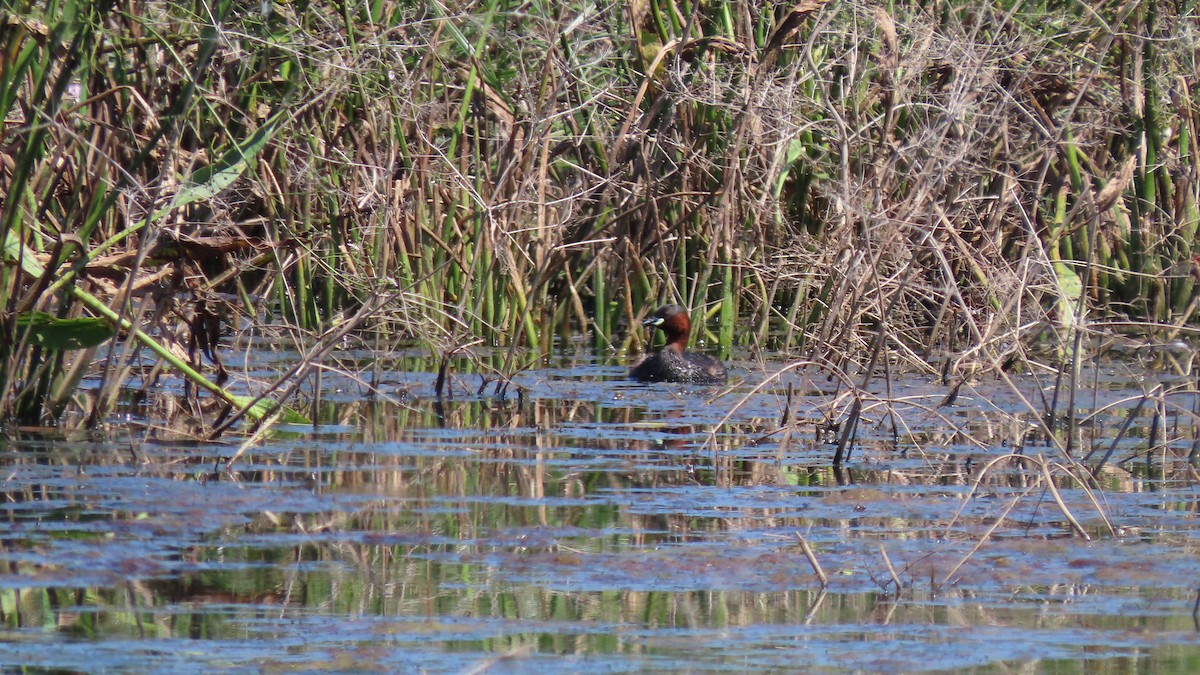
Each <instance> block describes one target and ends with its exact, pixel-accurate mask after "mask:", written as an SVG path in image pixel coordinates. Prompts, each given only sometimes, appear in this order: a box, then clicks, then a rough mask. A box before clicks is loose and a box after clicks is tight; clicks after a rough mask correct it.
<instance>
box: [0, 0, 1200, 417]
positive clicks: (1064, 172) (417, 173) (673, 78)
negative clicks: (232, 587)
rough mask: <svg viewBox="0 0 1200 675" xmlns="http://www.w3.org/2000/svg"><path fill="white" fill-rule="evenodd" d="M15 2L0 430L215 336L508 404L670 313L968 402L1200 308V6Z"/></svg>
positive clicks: (0, 229)
mask: <svg viewBox="0 0 1200 675" xmlns="http://www.w3.org/2000/svg"><path fill="white" fill-rule="evenodd" d="M10 7H15V9H9V10H7V11H6V12H5V13H3V14H2V15H0V30H2V31H3V32H2V36H3V37H2V39H0V44H2V45H3V47H4V51H3V53H2V54H0V58H2V61H0V111H3V114H4V127H3V132H2V135H0V196H3V207H2V210H0V218H2V220H0V237H2V238H3V242H4V251H5V260H6V263H7V265H6V266H5V268H4V269H3V283H2V284H0V304H2V305H3V311H4V313H3V317H2V321H0V330H2V331H3V335H0V418H3V419H6V420H13V421H19V422H24V423H40V422H46V421H54V420H57V419H59V418H60V417H61V416H62V415H63V413H64V411H65V410H67V409H68V408H69V407H70V405H71V404H72V401H73V400H75V399H74V396H75V392H76V388H77V386H78V384H79V382H80V379H81V378H82V377H84V376H85V375H87V374H89V373H91V374H93V375H95V374H96V368H95V365H96V364H97V363H99V364H101V367H100V372H99V375H98V377H100V378H101V382H102V383H103V385H104V386H103V387H102V388H101V391H102V392H107V393H102V394H101V395H99V396H95V397H89V398H88V399H87V403H86V406H87V407H88V409H87V410H85V411H84V412H85V413H87V419H88V420H89V421H90V422H91V423H93V424H95V423H98V421H99V420H101V419H102V417H103V414H104V412H105V411H106V410H108V409H110V408H111V406H112V405H113V403H114V401H115V399H116V392H117V391H118V390H119V389H120V387H121V386H123V385H124V384H126V383H128V382H130V381H131V378H133V377H134V376H135V375H138V376H140V379H139V380H138V381H142V382H148V381H151V380H152V379H153V373H150V374H145V373H143V372H142V371H141V370H140V369H139V368H138V367H137V366H138V364H139V363H140V361H138V358H139V357H138V355H139V354H140V353H142V349H143V348H144V347H148V346H150V345H151V344H154V345H157V348H158V351H156V352H155V354H156V357H157V358H167V357H168V356H172V355H173V356H174V357H175V359H176V360H177V362H172V363H173V365H174V366H175V367H176V368H181V369H182V368H187V367H190V368H192V369H198V368H199V366H200V365H201V355H202V354H207V356H208V358H209V360H210V361H212V360H216V359H219V358H220V357H219V351H220V350H219V349H216V348H215V347H216V344H217V341H218V339H219V337H220V335H221V333H222V331H224V330H226V329H225V328H223V327H222V326H223V325H228V324H235V325H242V326H247V325H248V326H250V327H251V329H252V330H257V331H268V330H271V331H273V332H274V333H275V334H277V335H287V336H291V337H292V339H294V341H295V342H294V344H295V345H296V346H297V348H298V349H301V350H303V351H306V352H307V353H309V354H310V355H312V356H313V357H314V358H313V360H314V361H315V360H316V357H319V356H321V355H323V354H326V353H327V348H328V347H329V345H331V344H332V343H333V341H334V340H339V339H343V338H345V337H346V336H347V335H353V336H355V337H364V336H367V337H369V341H368V343H367V344H369V345H370V346H372V347H373V348H376V349H382V350H386V349H389V348H391V347H393V346H395V345H398V344H411V343H413V342H414V341H415V342H417V343H419V344H422V345H425V346H426V347H427V348H428V349H429V350H430V353H431V354H432V355H434V356H436V357H439V358H443V359H447V358H449V357H450V356H451V355H453V354H456V353H459V352H461V351H463V350H468V351H469V350H470V348H471V347H474V346H476V345H494V346H499V347H504V348H506V350H507V351H506V352H505V356H504V358H503V359H502V360H500V361H497V362H491V363H489V364H485V365H484V366H481V367H485V368H486V369H488V370H489V371H491V373H492V375H493V376H494V377H495V378H496V379H497V381H498V382H503V380H504V378H505V377H506V376H508V375H511V373H513V372H515V371H516V370H518V369H520V368H523V367H527V366H528V365H529V364H530V363H531V362H533V360H534V359H535V358H536V357H537V356H538V355H540V354H544V353H546V352H547V351H549V350H551V349H553V345H554V340H555V338H556V336H564V335H570V334H578V333H580V332H583V333H586V334H587V335H589V336H591V339H592V340H593V341H594V345H595V347H596V348H597V349H599V350H603V351H604V352H606V353H607V352H612V351H620V350H624V349H629V348H633V349H636V348H638V347H640V346H641V345H638V344H636V342H637V341H638V340H640V339H641V338H642V335H641V334H640V333H639V332H638V331H635V330H630V327H631V326H635V325H636V322H637V321H638V320H639V319H640V317H641V316H642V315H644V314H645V313H647V312H649V311H652V310H653V308H654V307H655V306H656V305H658V304H660V303H661V302H664V301H668V300H670V301H678V302H681V303H682V304H685V305H687V306H688V307H690V308H692V310H693V312H694V313H698V314H700V315H702V316H703V317H704V318H705V319H706V320H705V321H698V322H697V323H700V324H702V325H703V326H704V327H705V328H704V329H703V330H702V331H701V333H702V335H699V337H701V338H703V339H705V340H706V341H707V342H708V344H710V345H712V344H715V345H719V347H720V348H721V349H722V350H723V352H724V353H725V354H728V353H729V350H730V349H731V348H732V347H733V346H735V345H741V346H748V347H751V348H754V349H760V350H777V351H780V352H784V353H788V354H791V355H794V356H797V357H805V358H809V359H811V360H813V361H814V362H819V363H824V364H828V367H830V368H834V369H837V370H839V371H842V372H853V371H856V370H868V371H869V370H871V368H870V367H869V366H871V365H874V364H877V363H887V364H889V365H890V366H895V367H898V368H899V367H904V368H915V369H921V370H926V371H928V372H930V373H939V372H940V373H941V374H942V376H943V377H944V378H945V379H946V380H947V382H954V381H955V379H956V378H965V377H968V376H969V375H970V374H971V373H974V372H978V371H979V370H980V369H984V370H1007V369H1009V368H1010V367H1013V366H1014V365H1017V364H1020V363H1021V362H1022V361H1024V360H1025V359H1027V358H1028V350H1029V348H1030V347H1031V346H1037V345H1048V346H1050V347H1051V350H1050V353H1051V354H1053V356H1052V357H1051V360H1052V361H1054V362H1055V363H1054V365H1055V366H1057V367H1059V368H1060V370H1061V371H1062V372H1067V373H1070V372H1078V364H1079V361H1080V359H1081V358H1082V357H1083V356H1084V354H1083V352H1084V351H1086V350H1087V349H1088V348H1090V345H1091V344H1092V340H1090V339H1089V338H1090V336H1092V335H1093V334H1099V335H1104V334H1108V333H1110V332H1113V331H1115V330H1116V327H1122V328H1124V327H1130V328H1132V329H1133V330H1135V331H1138V332H1151V331H1160V330H1167V331H1178V330H1182V329H1184V328H1185V327H1186V325H1187V324H1188V323H1189V322H1190V321H1192V320H1193V319H1194V314H1195V311H1196V308H1197V303H1196V301H1195V293H1194V292H1193V287H1194V284H1195V280H1196V263H1195V256H1196V253H1197V252H1196V251H1195V248H1196V228H1197V224H1198V223H1200V214H1198V211H1197V197H1198V191H1200V187H1198V179H1197V170H1196V157H1197V150H1198V146H1197V141H1196V126H1197V121H1198V119H1200V115H1198V112H1197V95H1196V92H1195V86H1196V79H1195V73H1196V72H1197V70H1198V64H1197V55H1198V54H1200V52H1198V45H1200V41H1198V39H1197V37H1198V36H1197V33H1198V32H1200V23H1198V21H1197V15H1196V10H1195V7H1194V3H1191V2H1173V3H1162V2H1126V3H1107V4H1105V5H1104V6H1101V7H1095V8H1092V7H1090V6H1086V5H1084V4H1081V3H1060V2H1032V3H1031V2H995V3H985V4H983V5H980V4H979V3H967V2H959V1H949V2H939V3H933V2H893V3H882V4H871V3H863V2H856V1H850V2H828V3H826V2H820V1H819V0H805V1H803V2H801V3H800V4H798V5H796V4H792V3H772V2H768V3H761V4H752V3H716V2H699V1H695V2H691V3H688V2H683V1H679V2H670V1H669V0H662V1H656V0H630V1H628V2H620V3H611V4H598V5H597V4H588V3H558V2H538V1H536V0H535V1H532V2H510V1H506V0H489V1H485V2H478V3H470V2H464V3H444V2H437V1H433V2H427V3H419V4H417V5H415V6H414V5H413V4H411V3H397V2H387V1H385V0H373V1H372V2H365V3H309V2H290V3H284V2H269V3H261V2H234V1H231V0H217V1H216V2H203V1H198V2H191V3H166V2H142V1H138V0H129V1H127V2H122V3H116V2H111V3H105V2H83V1H73V0H63V1H62V2H51V3H46V4H44V5H43V4H40V3H29V2H18V3H14V4H12V5H10ZM103 308H108V312H107V313H106V312H105V311H104V310H103ZM114 317H115V318H114ZM137 326H141V327H143V328H144V329H145V331H144V332H139V331H137V330H135V327H137ZM747 327H748V328H747ZM1171 334H1172V335H1173V334H1174V333H1171ZM114 336H115V337H116V338H117V339H114V340H110V339H109V338H111V337H114ZM314 344H315V345H316V346H315V347H314V346H313V345H314ZM218 372H219V374H218V375H217V377H215V378H210V379H215V381H216V384H215V386H216V387H218V388H220V386H221V385H222V384H223V383H224V381H225V377H226V376H225V375H224V367H223V366H218ZM310 372H311V371H296V372H292V373H289V377H292V378H302V377H305V376H307V375H308V374H309V373H310ZM960 381H961V380H960ZM279 384H281V385H282V383H279ZM201 386H204V385H201ZM222 391H224V390H222ZM254 393H259V392H254ZM285 393H286V390H285ZM226 400H227V401H230V402H236V401H235V400H234V399H233V398H232V397H227V398H226Z"/></svg>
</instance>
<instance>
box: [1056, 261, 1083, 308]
mask: <svg viewBox="0 0 1200 675" xmlns="http://www.w3.org/2000/svg"><path fill="white" fill-rule="evenodd" d="M1054 274H1055V276H1057V277H1058V291H1059V294H1060V296H1061V297H1062V299H1063V300H1071V301H1075V300H1079V296H1080V294H1082V293H1083V281H1082V280H1081V279H1080V278H1079V275H1078V274H1076V273H1075V270H1074V268H1072V267H1071V266H1070V265H1067V264H1066V263H1061V262H1056V263H1054Z"/></svg>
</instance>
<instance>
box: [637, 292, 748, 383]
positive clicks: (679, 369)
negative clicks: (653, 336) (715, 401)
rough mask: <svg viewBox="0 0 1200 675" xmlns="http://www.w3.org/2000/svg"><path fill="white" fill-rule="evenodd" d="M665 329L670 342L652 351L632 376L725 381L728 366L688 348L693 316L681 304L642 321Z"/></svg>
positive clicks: (646, 379) (644, 379)
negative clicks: (691, 317) (690, 316)
mask: <svg viewBox="0 0 1200 675" xmlns="http://www.w3.org/2000/svg"><path fill="white" fill-rule="evenodd" d="M642 325H643V326H654V327H657V328H659V329H660V330H662V332H663V335H665V336H666V338H667V344H665V345H663V346H662V347H661V348H660V349H658V350H657V351H655V352H653V353H651V354H650V355H649V356H647V357H646V358H645V359H643V360H642V362H641V363H639V364H637V366H635V367H634V368H633V370H631V371H629V377H630V378H631V379H634V380H637V381H639V382H687V383H691V384H725V380H726V375H725V366H724V365H723V364H722V363H721V362H720V361H718V360H717V359H714V358H713V357H711V356H709V355H707V354H696V353H694V352H689V351H687V341H688V334H689V333H690V332H691V330H692V320H691V319H690V318H689V317H688V313H687V310H685V309H684V308H683V307H680V306H679V305H667V306H665V307H662V308H660V309H659V310H658V311H657V312H655V313H654V314H651V315H650V317H649V318H647V319H646V320H645V321H643V322H642Z"/></svg>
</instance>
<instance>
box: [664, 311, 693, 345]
mask: <svg viewBox="0 0 1200 675" xmlns="http://www.w3.org/2000/svg"><path fill="white" fill-rule="evenodd" d="M659 328H661V329H662V332H663V335H665V336H666V338H667V345H666V346H667V347H669V348H671V349H674V350H676V351H679V352H682V351H683V350H685V349H687V342H688V334H689V333H691V332H692V322H691V320H690V319H688V315H687V312H676V313H673V314H671V315H669V316H667V317H666V318H665V319H664V320H663V322H662V324H661V325H660V326H659Z"/></svg>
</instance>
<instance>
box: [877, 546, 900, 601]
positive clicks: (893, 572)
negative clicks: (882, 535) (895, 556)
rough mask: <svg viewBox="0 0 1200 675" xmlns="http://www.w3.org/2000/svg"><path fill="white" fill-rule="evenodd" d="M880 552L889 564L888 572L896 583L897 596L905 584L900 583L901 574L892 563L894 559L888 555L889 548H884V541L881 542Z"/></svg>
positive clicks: (885, 562)
mask: <svg viewBox="0 0 1200 675" xmlns="http://www.w3.org/2000/svg"><path fill="white" fill-rule="evenodd" d="M879 554H880V555H882V556H883V564H884V565H887V571H888V574H890V575H891V576H892V583H893V584H895V585H896V596H897V597H899V596H900V591H901V590H902V589H903V585H902V584H901V583H900V575H898V574H896V568H895V567H894V566H893V565H892V560H891V558H889V557H888V553H887V549H886V548H884V546H883V542H879Z"/></svg>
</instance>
